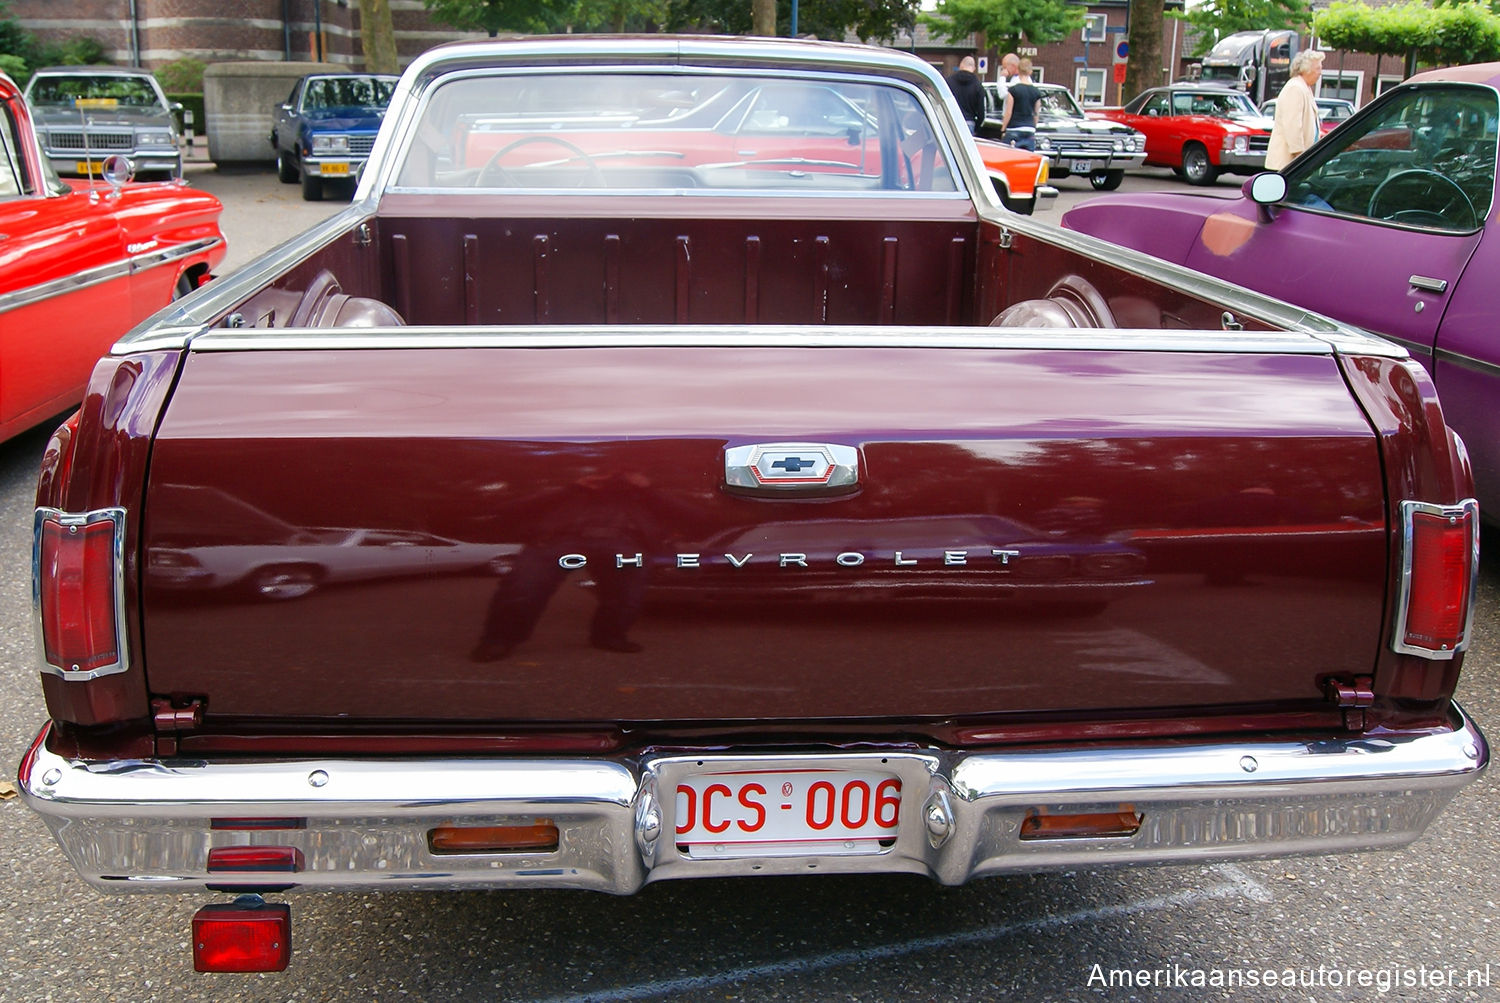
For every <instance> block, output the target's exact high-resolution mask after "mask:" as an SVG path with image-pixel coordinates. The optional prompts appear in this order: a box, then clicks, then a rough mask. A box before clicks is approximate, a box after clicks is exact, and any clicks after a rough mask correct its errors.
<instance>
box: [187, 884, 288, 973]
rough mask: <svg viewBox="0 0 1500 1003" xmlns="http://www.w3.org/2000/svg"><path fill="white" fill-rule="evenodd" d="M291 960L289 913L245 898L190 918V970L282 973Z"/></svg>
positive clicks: (281, 907)
mask: <svg viewBox="0 0 1500 1003" xmlns="http://www.w3.org/2000/svg"><path fill="white" fill-rule="evenodd" d="M291 960H292V910H291V907H290V906H288V905H286V904H284V903H275V904H272V903H270V902H264V901H262V900H261V898H260V896H258V895H245V896H241V897H240V898H239V899H237V900H236V901H234V902H233V903H230V904H227V905H206V906H204V907H203V908H202V909H199V910H198V912H197V914H196V915H194V916H193V968H195V969H196V970H197V971H200V972H281V971H285V970H286V966H287V963H288V962H290V961H291Z"/></svg>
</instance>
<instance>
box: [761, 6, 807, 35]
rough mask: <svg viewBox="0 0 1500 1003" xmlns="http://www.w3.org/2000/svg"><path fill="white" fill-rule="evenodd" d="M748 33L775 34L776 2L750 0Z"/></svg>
mask: <svg viewBox="0 0 1500 1003" xmlns="http://www.w3.org/2000/svg"><path fill="white" fill-rule="evenodd" d="M799 12H800V11H799ZM750 31H751V32H752V33H753V34H756V35H774V34H776V0H750Z"/></svg>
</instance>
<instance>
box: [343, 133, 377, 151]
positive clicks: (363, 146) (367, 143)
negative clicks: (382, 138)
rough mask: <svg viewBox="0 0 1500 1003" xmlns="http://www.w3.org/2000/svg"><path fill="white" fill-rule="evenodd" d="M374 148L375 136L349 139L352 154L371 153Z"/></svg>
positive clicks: (351, 137)
mask: <svg viewBox="0 0 1500 1003" xmlns="http://www.w3.org/2000/svg"><path fill="white" fill-rule="evenodd" d="M374 146H375V137H374V136H350V137H349V152H350V153H369V152H370V150H371V149H373V148H374Z"/></svg>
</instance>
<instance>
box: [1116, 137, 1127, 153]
mask: <svg viewBox="0 0 1500 1003" xmlns="http://www.w3.org/2000/svg"><path fill="white" fill-rule="evenodd" d="M1124 149H1125V140H1123V139H1117V140H1115V152H1116V153H1120V152H1122V151H1123V150H1124Z"/></svg>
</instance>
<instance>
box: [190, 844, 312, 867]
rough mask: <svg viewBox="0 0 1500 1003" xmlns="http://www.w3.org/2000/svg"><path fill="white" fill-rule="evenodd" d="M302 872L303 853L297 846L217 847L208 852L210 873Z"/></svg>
mask: <svg viewBox="0 0 1500 1003" xmlns="http://www.w3.org/2000/svg"><path fill="white" fill-rule="evenodd" d="M300 870H302V851H301V850H299V849H297V848H296V847H295V846H216V847H214V848H213V849H211V850H209V851H208V873H210V874H226V873H236V872H245V871H284V872H288V873H292V874H295V873H296V872H298V871H300Z"/></svg>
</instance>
